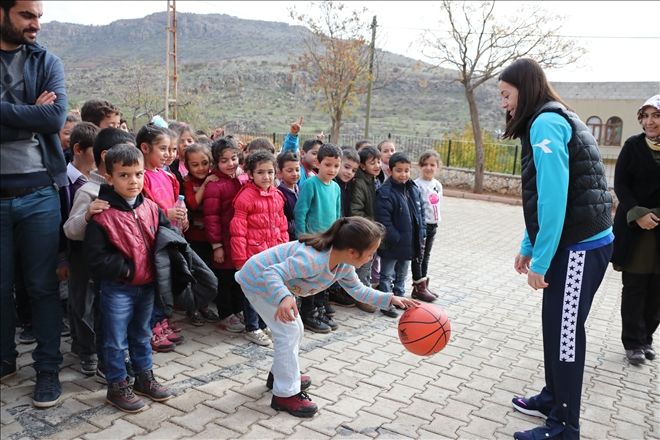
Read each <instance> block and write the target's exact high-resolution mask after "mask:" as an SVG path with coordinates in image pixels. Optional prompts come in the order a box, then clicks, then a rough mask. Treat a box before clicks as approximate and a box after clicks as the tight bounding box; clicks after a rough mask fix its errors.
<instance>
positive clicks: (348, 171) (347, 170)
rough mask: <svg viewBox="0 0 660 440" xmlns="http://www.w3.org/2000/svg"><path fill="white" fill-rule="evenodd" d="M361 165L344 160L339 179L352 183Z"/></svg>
mask: <svg viewBox="0 0 660 440" xmlns="http://www.w3.org/2000/svg"><path fill="white" fill-rule="evenodd" d="M359 166H360V164H359V163H357V162H355V161H354V160H350V159H342V161H341V168H339V174H338V176H339V179H341V181H342V182H350V181H351V180H353V177H355V172H356V171H357V169H358V167H359Z"/></svg>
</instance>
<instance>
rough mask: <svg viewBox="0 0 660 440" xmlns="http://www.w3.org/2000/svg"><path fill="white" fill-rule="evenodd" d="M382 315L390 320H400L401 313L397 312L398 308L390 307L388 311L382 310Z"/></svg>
mask: <svg viewBox="0 0 660 440" xmlns="http://www.w3.org/2000/svg"><path fill="white" fill-rule="evenodd" d="M380 313H382V314H383V315H385V316H388V317H390V318H398V317H399V312H397V311H396V307H394V306H392V305H390V306H389V307H388V308H386V309H380Z"/></svg>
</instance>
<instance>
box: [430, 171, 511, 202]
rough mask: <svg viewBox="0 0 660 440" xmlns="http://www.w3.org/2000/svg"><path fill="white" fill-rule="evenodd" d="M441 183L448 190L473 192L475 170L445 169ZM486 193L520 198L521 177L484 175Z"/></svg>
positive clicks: (494, 174)
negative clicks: (455, 189) (456, 189)
mask: <svg viewBox="0 0 660 440" xmlns="http://www.w3.org/2000/svg"><path fill="white" fill-rule="evenodd" d="M439 180H440V182H441V183H442V185H443V186H446V187H448V188H459V189H466V190H471V189H472V187H473V186H474V170H466V169H461V168H451V167H443V168H442V171H441V173H440V179H439ZM484 191H486V192H492V193H497V194H504V195H511V196H520V194H521V191H522V189H521V183H520V176H513V175H511V174H500V173H484Z"/></svg>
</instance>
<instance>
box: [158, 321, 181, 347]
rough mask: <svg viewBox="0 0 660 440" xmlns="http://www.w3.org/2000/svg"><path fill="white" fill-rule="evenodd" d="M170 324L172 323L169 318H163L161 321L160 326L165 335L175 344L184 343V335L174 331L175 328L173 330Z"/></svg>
mask: <svg viewBox="0 0 660 440" xmlns="http://www.w3.org/2000/svg"><path fill="white" fill-rule="evenodd" d="M170 325H171V324H170V322H169V321H168V320H167V319H163V320H162V321H161V322H160V328H162V329H163V334H164V335H165V337H166V338H167V339H169V340H170V341H172V342H174V343H175V344H182V343H183V335H180V334H178V333H176V332H174V330H172V328H171V327H170Z"/></svg>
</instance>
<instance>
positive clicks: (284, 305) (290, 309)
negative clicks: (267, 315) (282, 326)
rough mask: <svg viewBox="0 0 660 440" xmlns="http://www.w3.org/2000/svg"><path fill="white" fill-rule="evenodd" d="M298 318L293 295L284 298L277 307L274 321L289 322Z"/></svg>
mask: <svg viewBox="0 0 660 440" xmlns="http://www.w3.org/2000/svg"><path fill="white" fill-rule="evenodd" d="M296 317H298V306H297V305H296V299H295V298H294V297H293V295H288V296H286V297H285V298H284V299H283V300H282V302H280V305H279V306H278V307H277V312H276V313H275V319H276V320H280V321H282V322H291V321H293V320H295V319H296Z"/></svg>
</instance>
